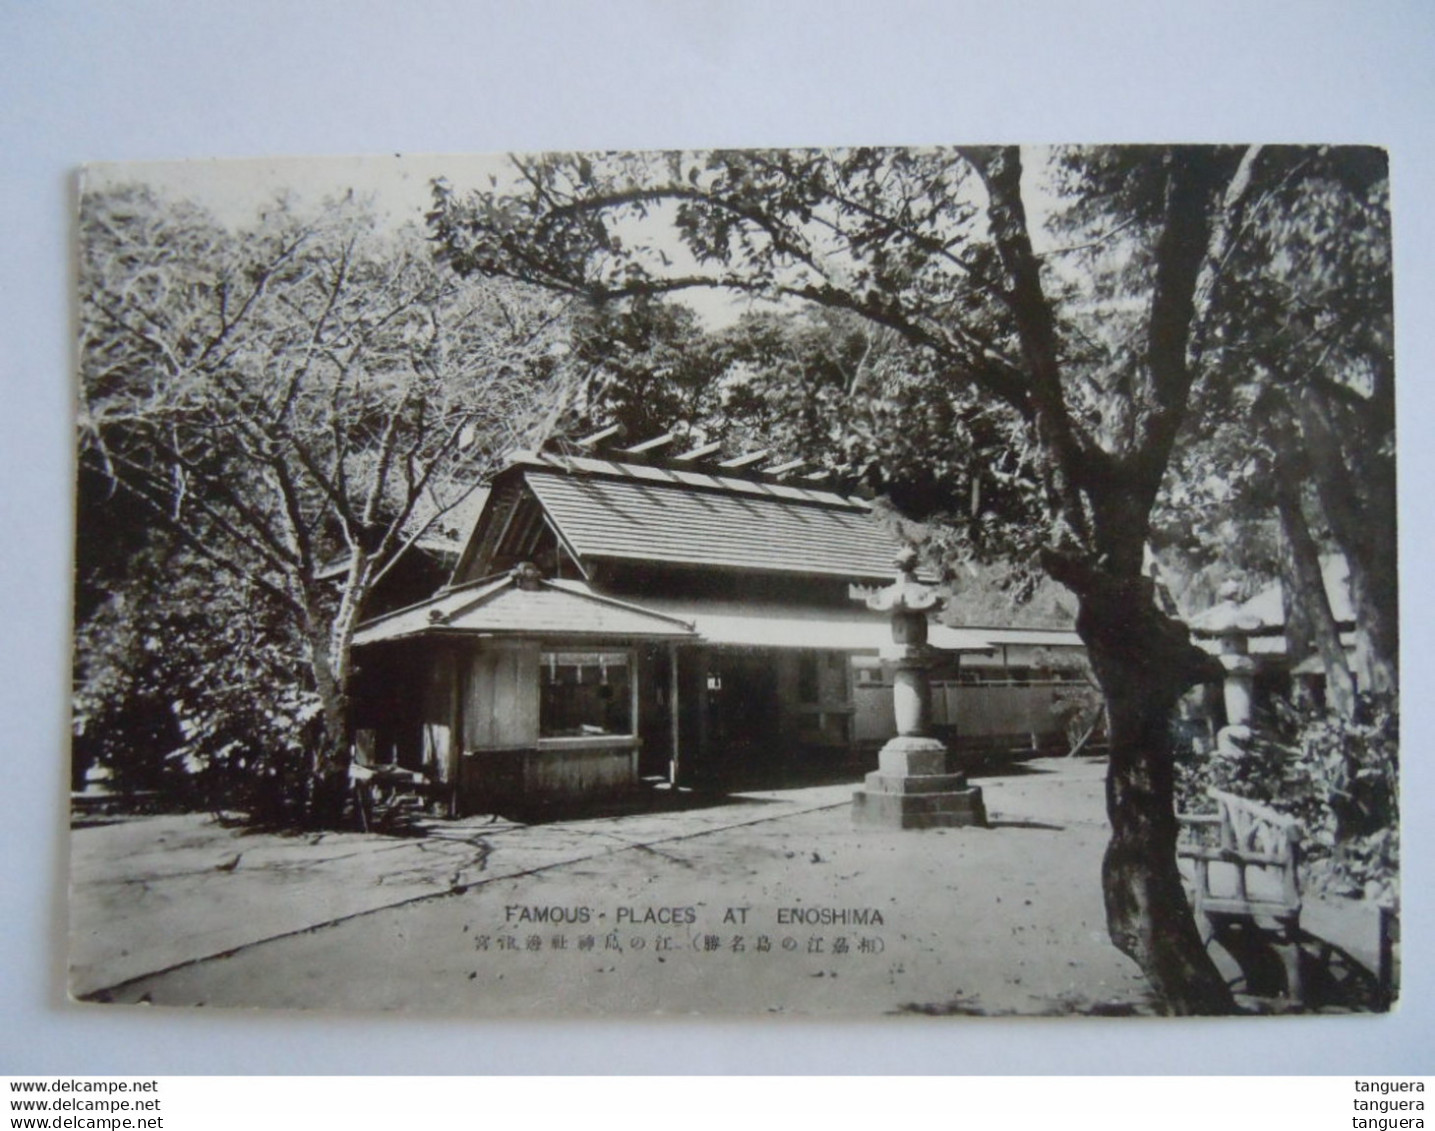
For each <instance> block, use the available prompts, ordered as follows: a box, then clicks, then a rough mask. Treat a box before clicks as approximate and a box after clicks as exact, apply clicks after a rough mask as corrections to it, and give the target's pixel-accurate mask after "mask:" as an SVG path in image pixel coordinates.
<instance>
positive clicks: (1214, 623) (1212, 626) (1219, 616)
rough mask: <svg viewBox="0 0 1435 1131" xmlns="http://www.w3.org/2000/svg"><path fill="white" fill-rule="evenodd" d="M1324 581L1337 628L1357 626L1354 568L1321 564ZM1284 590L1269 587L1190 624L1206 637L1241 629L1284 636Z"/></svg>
mask: <svg viewBox="0 0 1435 1131" xmlns="http://www.w3.org/2000/svg"><path fill="white" fill-rule="evenodd" d="M1320 572H1321V578H1322V580H1323V581H1324V582H1325V594H1326V596H1327V597H1328V598H1329V599H1330V611H1331V615H1332V616H1333V617H1334V618H1335V623H1336V624H1354V623H1355V610H1354V608H1353V606H1352V605H1351V603H1350V567H1349V566H1348V565H1347V564H1346V561H1345V559H1344V558H1342V557H1329V558H1325V559H1323V560H1322V561H1321V569H1320ZM1283 594H1284V590H1283V589H1282V586H1281V583H1280V582H1279V581H1276V582H1273V583H1272V584H1270V585H1267V586H1266V587H1265V588H1264V589H1262V590H1261V591H1260V592H1259V593H1257V594H1256V595H1255V596H1253V597H1251V598H1249V599H1248V600H1246V601H1243V602H1240V603H1239V604H1237V603H1236V602H1233V601H1221V602H1219V603H1218V604H1215V605H1212V606H1211V607H1210V608H1208V609H1202V610H1201V611H1200V612H1199V613H1196V614H1195V615H1194V616H1191V617H1188V618H1187V620H1186V623H1187V624H1189V625H1190V626H1191V627H1192V628H1193V629H1194V630H1195V631H1196V632H1198V633H1201V634H1205V635H1214V634H1216V633H1219V632H1222V631H1226V630H1229V629H1231V628H1238V629H1240V630H1241V631H1243V632H1245V633H1248V634H1255V633H1263V632H1284V631H1285V625H1286V614H1285V598H1284V595H1283Z"/></svg>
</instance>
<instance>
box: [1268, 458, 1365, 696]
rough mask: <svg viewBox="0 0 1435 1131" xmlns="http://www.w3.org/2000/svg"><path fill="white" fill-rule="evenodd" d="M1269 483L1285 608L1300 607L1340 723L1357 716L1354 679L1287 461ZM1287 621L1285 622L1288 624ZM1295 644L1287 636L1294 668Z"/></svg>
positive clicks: (1279, 464) (1298, 488)
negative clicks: (1280, 541)
mask: <svg viewBox="0 0 1435 1131" xmlns="http://www.w3.org/2000/svg"><path fill="white" fill-rule="evenodd" d="M1286 450H1289V449H1286ZM1273 478H1274V479H1275V489H1276V511H1277V512H1278V513H1279V514H1280V519H1281V534H1282V535H1284V540H1285V553H1284V554H1283V555H1282V557H1283V559H1284V561H1283V563H1282V564H1283V565H1286V566H1287V567H1288V569H1287V571H1286V572H1287V573H1288V575H1289V576H1287V577H1286V578H1285V587H1286V589H1287V590H1289V593H1288V594H1287V603H1288V604H1289V605H1290V606H1292V607H1299V609H1300V611H1301V619H1302V620H1303V621H1304V623H1305V625H1306V627H1307V628H1308V629H1309V630H1310V635H1311V640H1312V642H1313V643H1314V644H1315V647H1316V651H1317V652H1318V653H1319V654H1320V660H1321V664H1322V666H1324V668H1325V689H1326V703H1327V706H1329V707H1331V708H1333V709H1334V710H1335V711H1336V713H1337V714H1339V715H1340V717H1341V718H1343V719H1349V718H1352V717H1353V716H1354V715H1355V680H1354V678H1353V677H1352V676H1351V674H1350V665H1349V664H1348V663H1347V662H1346V659H1345V646H1344V645H1343V644H1342V643H1341V642H1340V628H1339V626H1337V625H1336V623H1335V614H1334V613H1333V612H1332V611H1331V607H1330V594H1328V593H1327V592H1326V589H1325V575H1324V573H1323V572H1322V570H1321V567H1320V552H1319V551H1318V550H1317V548H1316V544H1315V539H1314V538H1312V537H1311V533H1310V527H1309V526H1308V525H1307V524H1306V520H1305V509H1304V507H1303V506H1302V504H1301V485H1300V481H1299V479H1298V478H1297V476H1296V474H1295V471H1294V469H1293V468H1292V467H1291V466H1290V464H1289V463H1288V462H1277V464H1276V467H1275V471H1274V475H1273ZM1289 619H1290V618H1289V617H1287V623H1288V624H1289ZM1294 640H1295V637H1294V636H1293V635H1292V634H1291V633H1290V632H1289V631H1287V632H1286V644H1287V647H1290V648H1291V649H1292V650H1291V654H1290V655H1289V656H1288V657H1287V658H1288V659H1289V660H1290V661H1291V662H1292V664H1293V665H1294V664H1298V663H1300V661H1301V660H1303V659H1305V653H1304V651H1299V652H1298V651H1297V650H1296V649H1295V648H1294V646H1293V645H1294Z"/></svg>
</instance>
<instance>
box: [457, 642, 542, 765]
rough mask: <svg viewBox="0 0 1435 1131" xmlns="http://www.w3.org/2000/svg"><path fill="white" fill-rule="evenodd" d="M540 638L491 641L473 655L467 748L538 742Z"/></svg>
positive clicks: (466, 687)
mask: <svg viewBox="0 0 1435 1131" xmlns="http://www.w3.org/2000/svg"><path fill="white" fill-rule="evenodd" d="M539 653H540V649H539V645H538V643H537V641H531V640H522V641H519V640H515V641H488V642H485V644H484V645H482V646H481V647H480V648H479V649H477V650H475V651H474V652H472V653H470V654H469V656H468V663H467V671H466V678H464V680H463V705H462V706H463V709H462V712H461V714H462V717H463V745H464V749H465V750H483V749H489V750H493V749H503V748H504V747H509V748H512V747H523V746H536V745H537V743H538V659H539Z"/></svg>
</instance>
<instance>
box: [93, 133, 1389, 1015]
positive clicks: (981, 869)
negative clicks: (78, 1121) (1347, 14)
mask: <svg viewBox="0 0 1435 1131" xmlns="http://www.w3.org/2000/svg"><path fill="white" fill-rule="evenodd" d="M77 234H78V240H77V247H78V256H79V271H78V281H79V294H78V296H77V309H78V325H79V333H80V342H79V350H78V358H79V366H80V372H79V386H78V390H79V395H78V413H77V420H76V439H77V445H78V465H77V466H78V482H77V506H78V516H79V520H78V534H77V550H76V563H77V569H76V579H75V626H76V627H75V634H76V635H75V668H74V708H73V745H72V793H71V851H70V859H71V876H70V902H69V910H70V939H69V943H70V992H71V995H72V996H73V997H74V998H75V999H76V1000H79V1001H84V1002H92V1003H136V1002H145V1003H152V1004H154V1005H166V1006H207V1007H215V1006H237V1007H268V1008H286V1009H295V1008H297V1009H326V1010H334V1009H339V1010H367V1011H373V1010H410V1011H419V1012H424V1013H430V1014H436V1013H449V1014H469V1015H476V1016H549V1017H556V1016H563V1017H575V1016H622V1015H628V1016H631V1015H652V1014H676V1015H688V1014H704V1015H715V1016H718V1015H727V1016H732V1015H742V1016H749V1017H755V1016H765V1015H769V1014H781V1015H796V1016H838V1015H841V1016H859V1017H864V1016H879V1015H890V1014H903V1013H908V1014H924V1015H952V1016H997V1015H1031V1016H1064V1015H1101V1016H1127V1015H1130V1016H1142V1015H1147V1016H1149V1015H1189V1014H1232V1015H1235V1014H1269V1013H1293V1014H1295V1013H1299V1014H1312V1013H1314V1014H1323V1013H1349V1012H1352V1011H1374V1012H1378V1011H1384V1010H1387V1009H1389V1008H1391V1007H1392V1004H1393V1003H1394V1002H1395V1001H1396V999H1397V998H1398V993H1399V955H1400V939H1399V923H1400V904H1399V882H1398V880H1399V816H1398V804H1397V803H1398V788H1397V783H1398V772H1399V757H1398V729H1399V669H1398V663H1397V657H1398V650H1399V641H1398V593H1397V581H1396V577H1397V574H1396V551H1395V444H1394V359H1393V346H1392V341H1393V327H1392V311H1393V304H1392V297H1391V288H1392V283H1391V261H1390V213H1389V179H1388V165H1387V159H1386V155H1385V153H1384V152H1383V151H1381V150H1379V149H1373V148H1367V147H1357V146H1261V145H1250V146H1179V145H1161V146H1154V145H1153V146H1078V145H1064V146H1049V147H1031V146H1027V147H1002V146H981V147H959V146H953V147H950V148H944V147H934V148H924V149H909V148H882V147H853V148H846V149H842V148H839V149H780V150H704V151H671V152H621V153H544V154H528V155H522V154H520V155H509V156H481V157H472V156H470V157H422V158H419V157H402V156H397V157H384V158H352V159H318V158H316V159H305V160H293V159H290V160H278V161H252V162H245V161H234V162H186V163H156V164H135V165H99V166H91V167H88V168H86V169H85V170H84V171H83V172H82V174H81V192H80V197H79V215H78V219H77Z"/></svg>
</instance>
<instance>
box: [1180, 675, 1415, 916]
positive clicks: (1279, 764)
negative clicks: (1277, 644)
mask: <svg viewBox="0 0 1435 1131" xmlns="http://www.w3.org/2000/svg"><path fill="white" fill-rule="evenodd" d="M1399 729H1400V718H1399V713H1398V711H1397V710H1396V709H1395V708H1394V705H1393V702H1392V701H1391V700H1390V699H1389V698H1388V697H1379V696H1371V695H1364V696H1362V697H1361V701H1360V705H1359V711H1358V712H1357V715H1356V717H1355V718H1354V719H1352V720H1347V719H1341V718H1338V717H1336V716H1334V715H1331V714H1325V713H1314V712H1304V713H1303V712H1301V711H1298V710H1296V709H1295V708H1293V707H1291V706H1290V705H1288V704H1286V703H1284V702H1282V701H1279V700H1278V701H1276V702H1275V703H1274V704H1273V706H1272V708H1271V710H1269V711H1268V712H1266V713H1265V714H1264V715H1263V716H1262V717H1261V718H1260V719H1259V720H1258V722H1257V725H1256V726H1255V728H1254V729H1253V731H1252V734H1251V737H1250V739H1249V741H1245V742H1239V743H1227V744H1225V745H1223V746H1220V747H1218V748H1217V749H1215V750H1213V751H1212V752H1210V753H1208V754H1202V755H1195V754H1188V755H1187V756H1186V757H1185V758H1184V759H1183V761H1182V763H1181V765H1180V772H1179V775H1178V776H1179V782H1180V786H1179V790H1180V793H1179V801H1180V804H1181V805H1182V807H1184V808H1189V809H1191V810H1193V811H1195V810H1197V809H1199V808H1200V807H1202V806H1203V805H1204V804H1205V798H1204V794H1205V791H1206V790H1207V789H1208V788H1216V789H1222V790H1226V791H1227V792H1230V793H1234V794H1237V795H1238V796H1241V797H1248V798H1251V799H1252V800H1255V801H1261V802H1264V803H1266V804H1269V805H1270V806H1271V807H1272V808H1275V809H1278V810H1280V811H1282V812H1285V813H1289V814H1290V815H1291V816H1293V817H1296V818H1298V819H1299V820H1300V821H1301V824H1302V833H1303V838H1302V845H1303V850H1304V852H1305V858H1306V862H1307V870H1308V880H1309V884H1310V886H1312V887H1313V888H1314V889H1316V890H1324V891H1329V892H1331V893H1333V894H1341V895H1358V894H1363V895H1365V896H1366V897H1368V898H1387V897H1391V896H1393V895H1394V894H1395V885H1396V882H1397V877H1398V872H1399V862H1400V861H1399V775H1400V745H1399Z"/></svg>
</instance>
